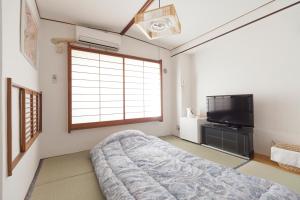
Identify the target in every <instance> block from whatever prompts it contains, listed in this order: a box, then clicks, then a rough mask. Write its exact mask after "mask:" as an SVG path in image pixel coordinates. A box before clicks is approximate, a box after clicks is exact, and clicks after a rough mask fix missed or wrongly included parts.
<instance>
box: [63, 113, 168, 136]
mask: <svg viewBox="0 0 300 200" xmlns="http://www.w3.org/2000/svg"><path fill="white" fill-rule="evenodd" d="M155 121H159V122H163V117H162V116H161V117H148V118H137V119H126V120H115V121H106V122H91V123H81V124H72V125H71V127H70V129H69V130H68V132H69V133H71V131H73V130H81V129H90V128H99V127H106V126H118V125H126V124H136V123H144V122H155Z"/></svg>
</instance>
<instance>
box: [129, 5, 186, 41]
mask: <svg viewBox="0 0 300 200" xmlns="http://www.w3.org/2000/svg"><path fill="white" fill-rule="evenodd" d="M135 24H136V25H137V26H138V27H139V29H140V30H141V31H142V32H143V33H144V34H145V35H146V36H147V37H148V38H149V39H156V38H160V37H164V36H168V35H174V34H178V33H180V32H181V25H180V22H179V19H178V17H177V14H176V10H175V6H174V5H173V4H171V5H167V6H163V7H160V1H159V8H157V9H154V10H149V11H147V12H143V13H139V14H137V15H136V16H135Z"/></svg>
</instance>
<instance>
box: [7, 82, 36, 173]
mask: <svg viewBox="0 0 300 200" xmlns="http://www.w3.org/2000/svg"><path fill="white" fill-rule="evenodd" d="M12 88H17V89H18V90H19V114H20V118H19V119H18V120H19V123H20V152H19V154H18V155H17V156H16V157H15V158H12V121H13V120H15V119H12ZM25 91H29V92H31V93H32V94H33V93H34V94H35V95H36V96H37V105H36V106H37V107H36V112H37V116H36V117H37V118H36V120H37V124H39V125H38V127H37V132H36V134H35V135H34V137H32V138H31V139H30V140H29V141H28V142H27V143H26V138H25V137H26V136H25V134H24V133H25V130H24V127H23V126H24V125H25V112H24V108H25V99H24V98H23V97H25V96H24V94H25ZM6 93H7V94H6V98H7V102H6V103H7V105H6V117H7V119H6V126H7V127H6V129H7V175H8V176H12V172H13V169H14V168H15V167H16V166H17V164H18V163H19V162H20V160H21V159H22V157H23V156H24V154H25V153H26V151H27V150H28V149H29V148H30V146H31V145H32V144H33V143H34V141H35V140H36V138H37V137H38V136H39V134H40V133H41V132H42V93H41V92H36V91H33V90H30V89H28V88H25V87H22V86H20V85H18V84H15V83H13V82H12V79H11V78H7V91H6Z"/></svg>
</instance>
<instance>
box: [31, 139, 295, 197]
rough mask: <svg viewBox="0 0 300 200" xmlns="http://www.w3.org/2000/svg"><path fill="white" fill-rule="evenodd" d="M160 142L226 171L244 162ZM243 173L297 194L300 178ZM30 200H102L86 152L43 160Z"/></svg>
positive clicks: (247, 167)
mask: <svg viewBox="0 0 300 200" xmlns="http://www.w3.org/2000/svg"><path fill="white" fill-rule="evenodd" d="M161 139H163V140H165V141H167V142H169V143H171V144H173V145H175V146H177V147H178V148H181V149H183V150H185V151H188V152H190V153H192V154H194V155H196V156H200V157H203V158H206V159H208V160H212V161H214V162H217V163H220V164H222V165H225V166H228V167H232V168H235V167H238V166H240V165H241V164H244V163H245V162H246V161H245V160H244V159H241V158H237V157H235V156H231V155H228V154H224V153H222V152H219V151H216V150H213V149H210V148H207V147H203V146H200V145H197V144H194V143H190V142H187V141H185V140H181V139H179V138H177V137H174V136H166V137H162V138H161ZM238 170H239V171H241V172H242V173H245V174H248V175H253V176H258V177H262V178H266V179H269V180H272V181H274V182H278V183H280V184H282V185H286V186H287V187H289V188H290V189H292V190H294V191H297V192H299V193H300V175H295V174H292V173H288V172H286V171H283V170H280V169H277V168H274V167H272V166H269V165H265V164H262V163H259V162H256V161H250V162H248V163H246V164H244V165H242V166H241V167H239V168H238ZM30 199H31V200H83V199H84V200H103V199H105V198H104V197H103V195H102V193H101V190H100V188H99V185H98V182H97V179H96V176H95V174H94V172H93V167H92V164H91V162H90V159H89V152H88V151H83V152H79V153H74V154H69V155H63V156H57V157H52V158H47V159H44V160H43V162H42V165H41V168H40V172H39V174H38V176H37V179H36V182H35V185H34V187H33V191H32V194H31V198H30Z"/></svg>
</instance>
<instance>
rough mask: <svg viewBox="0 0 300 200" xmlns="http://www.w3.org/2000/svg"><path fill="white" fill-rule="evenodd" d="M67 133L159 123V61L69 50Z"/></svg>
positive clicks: (92, 51) (160, 80) (78, 49)
mask: <svg viewBox="0 0 300 200" xmlns="http://www.w3.org/2000/svg"><path fill="white" fill-rule="evenodd" d="M68 62H69V65H68V80H69V81H68V89H69V93H68V101H69V102H68V103H69V106H68V109H69V113H68V114H69V117H68V129H69V132H70V131H71V130H75V129H84V128H94V127H101V126H112V125H120V124H129V123H138V122H148V121H162V119H163V117H162V66H161V61H155V60H150V59H144V58H138V57H134V56H127V55H123V54H117V53H108V52H102V51H99V50H95V49H88V48H83V47H77V46H72V45H70V46H69V50H68Z"/></svg>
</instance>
